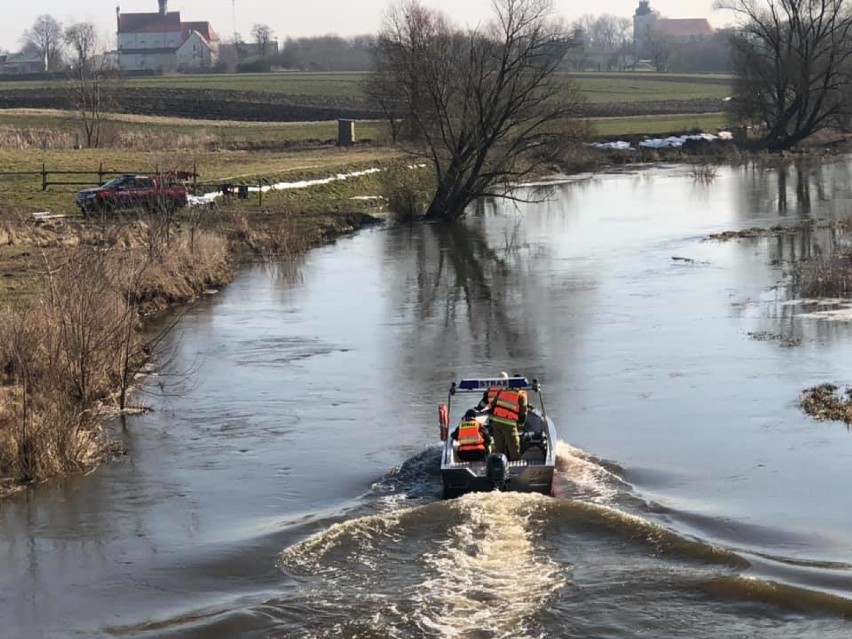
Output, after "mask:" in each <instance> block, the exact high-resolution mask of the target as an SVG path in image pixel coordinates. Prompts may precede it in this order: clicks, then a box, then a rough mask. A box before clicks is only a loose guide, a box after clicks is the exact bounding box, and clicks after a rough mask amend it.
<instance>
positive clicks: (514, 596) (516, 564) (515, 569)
mask: <svg viewBox="0 0 852 639" xmlns="http://www.w3.org/2000/svg"><path fill="white" fill-rule="evenodd" d="M546 499H548V498H547V497H542V496H541V495H537V494H533V495H523V494H520V493H486V494H484V495H483V494H479V495H477V494H471V495H466V496H464V497H462V498H460V499H458V500H456V501H454V502H452V504H451V508H452V509H454V510H456V511H457V513H458V515H459V517H458V521H457V523H456V524H455V525H454V526H453V527H451V528H450V529H449V531H448V535H447V538H446V539H445V540H444V541H443V542H442V543H441V544H440V545H439V546H438V548H436V549H434V550H432V551H430V552H428V553H426V554H425V555H424V559H423V561H424V565H425V566H426V567H427V568H428V569H429V574H430V575H431V576H430V578H428V579H426V580H425V581H423V582H422V583H421V584H420V585H419V587H418V588H417V589H416V591H415V593H414V606H415V609H416V619H417V623H418V625H419V626H420V627H421V628H422V629H423V630H425V631H426V632H428V633H429V634H430V635H432V636H437V637H448V638H449V637H469V636H478V635H477V633H479V634H481V635H482V636H487V637H494V638H502V637H505V638H509V637H514V638H521V637H540V636H544V635H543V633H542V632H541V630H537V629H536V628H535V621H534V615H535V614H536V613H537V612H538V611H540V609H541V607H542V606H543V604H544V603H545V602H546V600H547V599H548V598H549V597H550V596H552V595H553V593H554V592H556V591H557V590H558V589H559V588H561V587H562V586H563V585H564V584H565V583H566V580H567V579H566V574H567V569H566V567H565V566H562V565H560V564H557V563H556V562H554V561H552V560H550V559H549V558H548V557H547V556H545V555H544V553H542V552H541V551H540V550H539V549H538V547H537V544H536V540H537V538H538V536H539V535H540V534H541V528H540V523H541V522H540V521H539V522H538V524H537V522H536V515H537V513H538V512H540V507H541V503H540V502H541V501H543V500H546Z"/></svg>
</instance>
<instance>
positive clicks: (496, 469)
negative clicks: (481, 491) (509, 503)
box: [485, 453, 509, 490]
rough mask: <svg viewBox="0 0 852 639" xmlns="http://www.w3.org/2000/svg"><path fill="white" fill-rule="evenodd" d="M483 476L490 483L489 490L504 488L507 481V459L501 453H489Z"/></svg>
mask: <svg viewBox="0 0 852 639" xmlns="http://www.w3.org/2000/svg"><path fill="white" fill-rule="evenodd" d="M485 476H486V477H488V482H489V483H490V484H491V490H506V482H507V481H509V460H508V459H506V456H505V455H504V454H502V453H500V454H494V455H489V456H488V459H487V460H486V462H485Z"/></svg>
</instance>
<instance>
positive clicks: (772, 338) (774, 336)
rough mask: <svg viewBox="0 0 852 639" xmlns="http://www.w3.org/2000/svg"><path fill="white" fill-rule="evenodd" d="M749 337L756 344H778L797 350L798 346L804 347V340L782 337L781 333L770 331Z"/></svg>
mask: <svg viewBox="0 0 852 639" xmlns="http://www.w3.org/2000/svg"><path fill="white" fill-rule="evenodd" d="M748 336H749V337H750V338H751V339H753V340H754V341H756V342H777V343H778V344H780V345H781V346H783V347H785V348H795V347H796V346H801V345H802V339H801V338H800V337H792V336H789V335H781V334H780V333H772V332H770V331H758V332H755V333H749V334H748Z"/></svg>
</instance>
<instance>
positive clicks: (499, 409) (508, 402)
mask: <svg viewBox="0 0 852 639" xmlns="http://www.w3.org/2000/svg"><path fill="white" fill-rule="evenodd" d="M491 390H494V391H495V392H494V397H493V398H491V401H490V404H491V421H492V422H493V423H496V424H505V425H506V426H517V425H518V422H519V421H520V419H521V401H522V400H521V394H520V393H519V392H518V391H515V390H511V389H508V388H497V389H491ZM491 390H489V391H488V395H489V398H490V397H491Z"/></svg>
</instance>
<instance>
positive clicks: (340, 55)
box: [211, 35, 376, 73]
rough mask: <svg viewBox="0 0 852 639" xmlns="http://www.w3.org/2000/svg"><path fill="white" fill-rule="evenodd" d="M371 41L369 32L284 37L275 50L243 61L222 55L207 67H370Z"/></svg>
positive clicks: (240, 69)
mask: <svg viewBox="0 0 852 639" xmlns="http://www.w3.org/2000/svg"><path fill="white" fill-rule="evenodd" d="M375 43H376V38H375V36H371V35H361V36H354V37H351V38H342V37H340V36H336V35H324V36H315V37H306V38H287V39H286V40H285V41H284V43H283V44H282V45H281V47H280V49H279V50H278V51H277V52H272V53H269V54H268V55H262V56H260V55H259V56H254V57H252V58H251V59H248V60H243V61H237V60H227V59H223V60H222V61H221V62H220V64H219V65H217V66H216V67H215V68H214V69H211V71H219V72H234V71H236V72H238V73H240V72H244V73H258V72H263V71H272V70H275V69H292V70H294V71H318V72H319V71H362V72H363V71H372V69H373V47H374V46H375Z"/></svg>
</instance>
